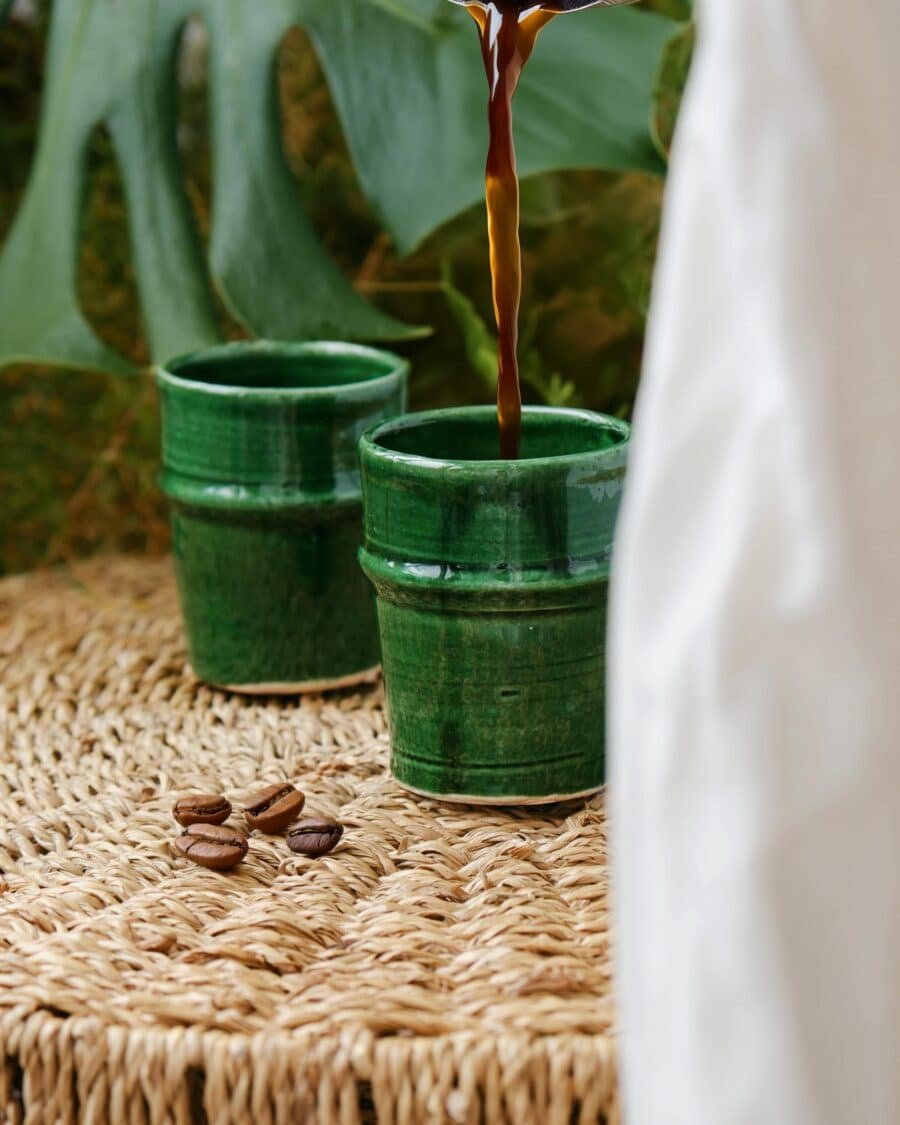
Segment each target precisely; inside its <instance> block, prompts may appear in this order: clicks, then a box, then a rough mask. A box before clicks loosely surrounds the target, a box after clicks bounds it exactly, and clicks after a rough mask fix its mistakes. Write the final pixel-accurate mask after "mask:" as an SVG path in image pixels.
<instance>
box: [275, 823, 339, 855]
mask: <svg viewBox="0 0 900 1125" xmlns="http://www.w3.org/2000/svg"><path fill="white" fill-rule="evenodd" d="M343 834H344V829H343V827H342V825H340V824H338V822H337V821H336V820H332V819H331V818H330V817H327V816H310V817H306V818H305V819H304V820H298V821H297V823H296V824H292V825H291V826H290V828H289V829H288V830H287V842H288V847H289V848H290V849H291V851H292V852H297V854H298V855H308V856H312V857H315V856H319V855H325V853H326V852H330V851H331V849H332V848H333V847H334V846H335V844H336V843H337V842H338V840H340V838H341V836H343Z"/></svg>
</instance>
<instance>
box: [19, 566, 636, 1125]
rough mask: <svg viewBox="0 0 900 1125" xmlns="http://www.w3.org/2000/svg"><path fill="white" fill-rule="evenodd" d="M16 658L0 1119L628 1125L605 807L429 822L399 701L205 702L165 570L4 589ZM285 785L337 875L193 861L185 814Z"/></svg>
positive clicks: (471, 812) (56, 577) (270, 844)
mask: <svg viewBox="0 0 900 1125" xmlns="http://www.w3.org/2000/svg"><path fill="white" fill-rule="evenodd" d="M0 661H2V664H3V669H2V678H0V679H2V682H0V734H2V743H0V1122H10V1123H19V1122H22V1121H24V1122H26V1123H29V1125H30V1123H45V1122H46V1123H51V1122H53V1123H55V1122H70V1121H90V1122H102V1121H108V1122H113V1123H114V1125H122V1123H125V1122H142V1123H143V1122H169V1121H175V1122H188V1121H202V1120H208V1121H209V1122H211V1123H212V1125H227V1123H230V1122H235V1123H238V1122H240V1123H241V1125H244V1123H246V1122H249V1121H253V1122H254V1123H262V1122H309V1123H314V1122H318V1123H322V1125H331V1123H341V1125H351V1123H355V1122H365V1121H371V1120H375V1119H376V1114H377V1120H378V1122H389V1123H397V1125H401V1123H402V1125H406V1123H410V1125H411V1123H414V1122H415V1123H419V1122H429V1123H431V1122H434V1123H443V1122H451V1123H453V1122H460V1123H466V1125H476V1123H478V1122H482V1121H484V1122H489V1123H491V1125H493V1123H495V1122H496V1123H499V1122H509V1123H511V1125H529V1123H534V1125H570V1123H571V1122H584V1123H587V1122H598V1121H605V1120H607V1119H613V1118H615V1116H616V1073H615V1045H614V1042H613V1039H612V1037H611V1032H610V1028H611V1023H612V1019H613V1006H612V1002H611V993H610V975H611V967H610V936H609V932H608V919H607V903H606V895H607V884H606V866H605V845H606V840H605V826H604V817H603V811H602V804H601V803H600V800H599V799H598V800H595V801H593V802H591V803H590V804H588V805H586V806H585V804H584V803H580V804H574V805H573V804H570V805H567V806H557V807H553V808H551V809H549V810H534V809H530V810H507V811H494V810H490V809H476V808H471V807H467V806H452V805H441V804H439V803H436V802H431V801H423V800H416V799H414V798H412V797H410V796H409V795H407V794H405V793H404V792H402V791H401V790H400V789H399V788H397V786H396V785H394V783H393V782H392V781H391V780H390V778H389V777H388V776H387V774H386V764H387V754H388V736H387V731H386V724H385V716H384V711H383V699H382V695H381V692H380V690H379V689H375V690H371V691H369V692H367V693H363V694H347V693H344V694H336V695H332V696H329V697H324V698H323V697H312V698H306V699H301V700H287V701H285V700H277V699H262V700H256V701H254V700H249V699H246V698H240V697H237V696H229V695H227V694H225V693H223V692H219V691H214V690H211V689H209V688H207V687H205V686H203V685H202V684H199V683H198V682H197V681H196V680H195V679H194V678H193V677H192V675H191V674H190V671H189V670H187V669H186V667H185V654H184V648H183V642H182V635H181V629H180V623H179V618H178V611H177V605H176V601H175V596H174V590H173V584H172V578H171V572H170V567H169V564H168V562H167V561H156V560H151V561H147V560H129V559H101V560H95V561H92V562H90V563H87V564H81V565H78V566H77V567H74V568H73V569H69V570H66V571H58V572H46V573H37V574H32V575H27V576H23V577H16V578H12V579H6V580H5V581H3V582H2V583H0ZM285 778H287V779H290V780H292V781H294V782H295V783H296V784H297V785H298V786H299V787H300V788H301V789H303V790H304V791H305V792H306V794H307V809H308V810H312V811H315V812H323V813H326V814H329V815H332V816H337V817H338V818H339V819H340V820H341V821H342V822H343V823H344V825H345V827H346V831H345V835H344V839H343V841H342V842H341V844H340V845H339V846H338V848H337V850H336V851H334V852H333V853H332V854H330V855H328V856H325V857H323V858H321V859H317V860H309V859H306V858H304V857H301V856H295V855H293V854H292V853H291V852H289V851H288V849H287V848H286V846H285V844H284V841H283V840H281V839H278V838H271V837H263V836H260V835H254V836H253V838H252V840H251V850H250V854H249V856H248V857H247V859H246V861H245V862H244V864H243V865H242V866H241V867H240V868H239V869H238V871H237V872H236V873H233V874H225V875H223V874H218V873H216V872H211V871H206V870H203V869H200V868H197V867H195V866H192V865H190V864H189V863H188V862H186V861H185V860H183V859H180V858H178V857H176V856H175V855H174V854H173V852H172V850H171V847H170V842H171V840H172V839H173V838H174V836H175V835H176V834H177V831H176V829H177V826H176V825H175V823H174V821H173V820H172V815H171V809H172V805H173V803H174V801H175V799H176V797H177V796H179V795H181V794H182V793H185V792H190V791H197V790H203V791H210V790H212V791H218V792H224V793H225V794H226V795H227V796H228V797H230V798H231V799H232V801H234V802H235V804H236V805H238V804H239V803H240V801H241V798H242V797H244V796H245V795H246V794H248V793H249V792H251V791H252V790H254V789H257V788H259V786H260V783H265V782H268V781H273V780H280V779H285ZM239 821H240V818H239V817H235V818H234V822H236V823H239Z"/></svg>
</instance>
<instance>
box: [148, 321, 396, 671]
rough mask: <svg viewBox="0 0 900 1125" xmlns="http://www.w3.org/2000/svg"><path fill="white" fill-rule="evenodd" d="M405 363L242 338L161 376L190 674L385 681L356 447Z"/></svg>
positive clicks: (164, 480)
mask: <svg viewBox="0 0 900 1125" xmlns="http://www.w3.org/2000/svg"><path fill="white" fill-rule="evenodd" d="M406 376H407V364H406V362H405V361H404V360H402V359H399V358H398V357H397V356H394V355H390V354H389V353H387V352H382V351H376V350H374V349H372V348H365V347H359V346H357V345H354V344H343V343H309V344H280V343H266V342H260V343H239V344H226V345H223V346H222V347H216V348H211V349H208V350H206V351H202V352H196V353H195V354H193V355H188V356H184V357H182V358H179V359H175V360H172V361H170V362H169V363H167V364H166V365H165V366H164V367H163V368H161V369H160V370H159V371H158V372H157V382H158V386H159V393H160V401H161V407H162V446H163V449H162V461H163V469H162V476H161V485H162V489H163V491H164V492H165V494H166V495H167V496H168V498H169V501H170V506H171V519H172V543H173V555H174V560H175V573H176V577H177V580H178V591H179V595H180V599H181V608H182V614H183V616H184V623H185V628H186V632H187V641H188V651H189V655H190V660H191V664H192V665H193V667H194V671H195V672H196V674H197V675H198V676H199V677H200V679H202V680H205V681H206V682H207V683H210V684H215V685H217V686H220V687H227V688H229V689H231V690H234V691H247V692H284V693H287V692H302V691H320V690H325V689H327V688H333V687H344V686H349V685H351V684H354V683H358V682H362V681H364V680H366V679H371V678H374V676H375V675H376V674H377V671H378V665H379V662H380V653H379V646H378V631H377V625H376V620H375V606H374V599H373V597H372V592H371V589H370V588H369V585H368V583H367V582H366V581H365V579H364V578H363V576H362V575H361V574H360V572H359V567H358V565H357V561H356V554H357V550H358V548H359V544H360V540H361V538H362V510H361V496H360V479H359V457H358V452H357V447H358V443H359V437H360V435H361V434H362V432H363V431H364V430H365V429H367V428H368V427H370V426H371V425H373V424H374V423H377V422H379V421H382V420H384V419H386V418H391V417H394V416H395V415H397V414H399V413H400V412H401V411H402V410H403V409H404V405H405V398H406Z"/></svg>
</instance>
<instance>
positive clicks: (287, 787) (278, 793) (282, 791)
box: [244, 781, 306, 833]
mask: <svg viewBox="0 0 900 1125" xmlns="http://www.w3.org/2000/svg"><path fill="white" fill-rule="evenodd" d="M305 801H306V797H305V796H304V795H303V794H302V793H301V792H300V790H299V789H295V788H294V786H293V785H291V784H290V782H286V781H282V782H276V784H274V785H267V786H266V788H265V789H261V790H260V791H259V792H258V793H256V794H254V796H253V797H251V798H250V800H249V801H248V802H247V804H246V805H245V806H244V818H245V819H246V821H247V824H248V825H249V826H250V827H251V828H255V829H257V831H259V832H268V833H274V832H281V830H282V829H283V828H287V826H288V825H289V824H290V823H291V821H293V820H296V819H297V817H298V816H299V815H300V812H301V811H302V809H303V805H304V803H305Z"/></svg>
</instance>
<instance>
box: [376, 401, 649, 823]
mask: <svg viewBox="0 0 900 1125" xmlns="http://www.w3.org/2000/svg"><path fill="white" fill-rule="evenodd" d="M628 435H629V428H628V426H627V424H626V423H624V422H620V421H618V420H617V419H615V418H609V417H605V416H604V415H600V414H593V413H590V412H589V411H584V410H562V409H550V408H529V409H526V410H525V412H524V416H523V431H522V457H521V459H520V460H518V461H500V460H496V459H495V458H496V456H497V452H496V451H497V445H498V438H497V415H496V411H495V410H494V409H493V408H491V407H485V408H482V407H467V408H461V409H453V410H438V411H432V412H430V413H425V414H410V415H406V416H404V417H402V418H398V419H395V420H393V421H390V422H386V423H384V424H383V425H380V426H376V427H374V428H373V429H371V430H369V431H368V433H366V434H365V435H364V436H363V439H362V442H361V444H360V460H361V465H362V479H363V505H364V544H363V548H362V550H361V552H360V561H361V563H362V567H363V569H364V570H365V572H366V574H367V575H368V576H369V578H370V579H371V580H372V582H373V584H374V586H375V590H376V592H377V597H378V622H379V628H380V632H381V645H382V653H383V665H384V679H385V686H386V690H387V701H388V710H389V715H390V726H391V740H392V762H391V768H392V771H393V774H394V777H395V778H396V779H397V781H399V782H400V784H401V785H403V786H404V787H406V788H407V789H410V790H412V791H413V792H416V793H421V794H425V795H428V796H438V797H441V798H443V799H444V800H459V801H471V802H482V803H486V804H527V803H534V804H537V803H544V802H549V801H555V800H561V799H563V798H567V797H576V796H582V795H586V794H588V793H592V792H594V791H595V790H597V789H598V788H599V787H600V786H601V785H602V784H603V780H604V719H605V716H604V711H605V703H604V673H605V649H606V602H607V583H608V578H609V566H610V557H611V552H612V545H613V532H614V529H615V524H616V515H617V513H618V508H619V500H620V497H621V494H622V484H623V479H624V475H625V461H626V454H627V447H628Z"/></svg>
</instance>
